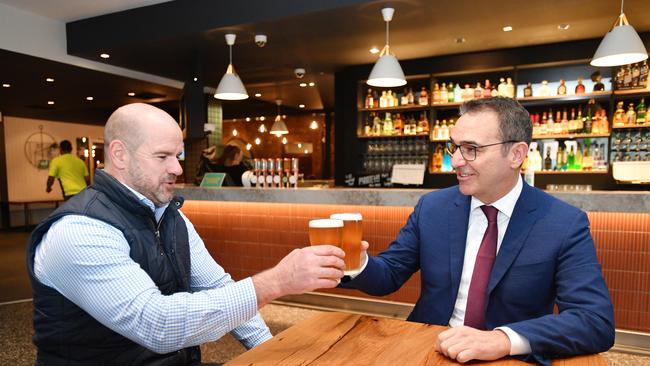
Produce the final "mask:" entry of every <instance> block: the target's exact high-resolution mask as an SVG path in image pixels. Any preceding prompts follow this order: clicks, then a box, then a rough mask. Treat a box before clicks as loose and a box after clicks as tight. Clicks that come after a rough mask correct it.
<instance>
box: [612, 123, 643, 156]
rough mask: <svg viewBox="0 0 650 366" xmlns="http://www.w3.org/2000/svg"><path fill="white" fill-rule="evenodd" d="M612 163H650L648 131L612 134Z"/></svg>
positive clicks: (615, 132)
mask: <svg viewBox="0 0 650 366" xmlns="http://www.w3.org/2000/svg"><path fill="white" fill-rule="evenodd" d="M611 154H612V162H614V161H650V131H648V130H641V129H639V130H626V131H623V130H617V131H614V132H613V133H612V146H611Z"/></svg>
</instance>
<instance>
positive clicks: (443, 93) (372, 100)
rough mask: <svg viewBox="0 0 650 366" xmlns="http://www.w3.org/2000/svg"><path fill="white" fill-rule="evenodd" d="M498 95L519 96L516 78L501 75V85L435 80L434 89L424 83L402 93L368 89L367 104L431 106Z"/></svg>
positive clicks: (391, 106)
mask: <svg viewBox="0 0 650 366" xmlns="http://www.w3.org/2000/svg"><path fill="white" fill-rule="evenodd" d="M495 96H504V97H510V98H514V97H515V85H514V84H513V83H512V78H501V79H500V81H499V84H498V85H497V86H493V85H492V84H491V83H490V80H489V79H486V80H485V84H484V86H482V85H481V82H477V83H476V86H475V87H474V86H472V85H470V84H469V83H467V84H465V85H464V87H461V85H460V83H456V84H454V83H453V82H449V83H447V82H443V83H442V85H441V84H439V83H434V84H433V90H431V93H429V91H428V90H427V88H426V87H425V86H423V87H422V88H421V89H420V91H417V92H415V93H414V92H413V89H411V88H406V89H404V93H402V94H399V93H396V92H393V91H392V90H384V91H382V92H381V94H379V92H378V91H377V90H373V89H368V93H367V94H366V97H365V100H364V108H366V109H373V108H393V107H400V106H429V105H431V104H434V105H435V104H445V103H458V102H465V101H468V100H472V99H478V98H488V97H495Z"/></svg>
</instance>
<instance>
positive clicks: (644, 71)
mask: <svg viewBox="0 0 650 366" xmlns="http://www.w3.org/2000/svg"><path fill="white" fill-rule="evenodd" d="M639 86H640V87H642V88H646V87H648V60H643V63H642V64H641V71H640V74H639Z"/></svg>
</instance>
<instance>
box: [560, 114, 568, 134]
mask: <svg viewBox="0 0 650 366" xmlns="http://www.w3.org/2000/svg"><path fill="white" fill-rule="evenodd" d="M557 113H558V116H559V114H560V111H557ZM560 133H563V134H568V133H569V118H568V116H567V111H566V109H565V110H564V111H562V119H561V120H560Z"/></svg>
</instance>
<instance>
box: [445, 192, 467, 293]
mask: <svg viewBox="0 0 650 366" xmlns="http://www.w3.org/2000/svg"><path fill="white" fill-rule="evenodd" d="M470 202H471V197H470V196H465V195H463V194H461V193H460V192H458V195H457V196H456V198H455V199H454V202H453V205H452V206H450V209H449V210H448V215H447V219H448V220H449V224H448V225H449V247H450V248H449V253H450V256H449V273H450V276H451V288H452V291H453V296H452V298H453V299H454V301H455V299H456V297H457V296H458V287H459V286H460V277H461V275H462V273H463V261H464V259H465V244H466V242H467V225H468V223H469V207H470Z"/></svg>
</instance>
